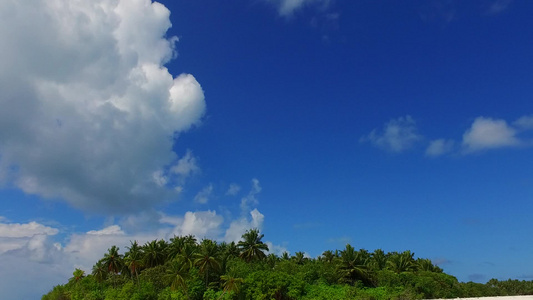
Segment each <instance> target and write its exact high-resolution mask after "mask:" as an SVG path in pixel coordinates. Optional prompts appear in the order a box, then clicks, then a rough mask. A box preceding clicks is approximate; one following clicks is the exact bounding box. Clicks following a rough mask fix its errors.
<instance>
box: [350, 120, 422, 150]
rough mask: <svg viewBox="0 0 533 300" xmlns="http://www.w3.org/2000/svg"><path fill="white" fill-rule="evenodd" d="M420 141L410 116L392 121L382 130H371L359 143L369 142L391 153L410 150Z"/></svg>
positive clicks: (420, 137)
mask: <svg viewBox="0 0 533 300" xmlns="http://www.w3.org/2000/svg"><path fill="white" fill-rule="evenodd" d="M421 139H422V136H421V135H419V134H418V130H417V128H416V124H415V121H414V120H413V118H412V117H411V116H405V117H399V118H397V119H392V120H390V121H389V122H387V123H385V124H384V125H383V130H382V131H378V130H377V129H374V130H372V132H370V134H368V135H367V136H363V137H362V138H361V139H360V142H366V141H369V142H370V143H372V144H373V145H374V146H376V147H379V148H381V149H384V150H387V151H391V152H402V151H405V150H408V149H410V148H412V147H413V146H414V145H415V143H416V142H418V141H419V140H421Z"/></svg>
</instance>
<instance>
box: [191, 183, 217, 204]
mask: <svg viewBox="0 0 533 300" xmlns="http://www.w3.org/2000/svg"><path fill="white" fill-rule="evenodd" d="M212 194H213V185H212V184H209V185H208V186H206V187H204V188H203V189H202V190H201V191H199V192H198V194H196V196H194V202H196V203H201V204H205V203H207V202H208V201H209V199H210V198H211V196H212Z"/></svg>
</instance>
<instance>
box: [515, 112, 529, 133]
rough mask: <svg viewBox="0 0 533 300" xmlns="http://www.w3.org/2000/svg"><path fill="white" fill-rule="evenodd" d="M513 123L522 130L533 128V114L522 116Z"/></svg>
mask: <svg viewBox="0 0 533 300" xmlns="http://www.w3.org/2000/svg"><path fill="white" fill-rule="evenodd" d="M513 125H515V126H516V127H517V128H519V129H522V130H531V129H533V115H530V116H523V117H520V118H518V120H516V121H514V122H513Z"/></svg>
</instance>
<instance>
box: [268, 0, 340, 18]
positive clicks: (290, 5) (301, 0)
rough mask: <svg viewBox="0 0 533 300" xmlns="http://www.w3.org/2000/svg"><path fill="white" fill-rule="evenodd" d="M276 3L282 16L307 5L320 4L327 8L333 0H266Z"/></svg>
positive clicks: (319, 5)
mask: <svg viewBox="0 0 533 300" xmlns="http://www.w3.org/2000/svg"><path fill="white" fill-rule="evenodd" d="M266 1H268V2H270V3H272V4H274V5H275V6H276V7H277V8H278V12H279V14H280V15H281V16H290V15H292V14H293V13H294V12H295V11H297V10H299V9H301V8H303V7H305V6H310V5H314V6H318V7H321V8H326V7H328V6H329V5H330V3H331V0H266Z"/></svg>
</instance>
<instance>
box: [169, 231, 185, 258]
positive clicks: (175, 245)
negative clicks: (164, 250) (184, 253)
mask: <svg viewBox="0 0 533 300" xmlns="http://www.w3.org/2000/svg"><path fill="white" fill-rule="evenodd" d="M183 246H185V238H184V237H182V236H174V237H173V238H171V239H170V244H169V245H168V258H170V259H173V258H175V257H176V256H177V255H178V254H179V253H180V252H181V249H183Z"/></svg>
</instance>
